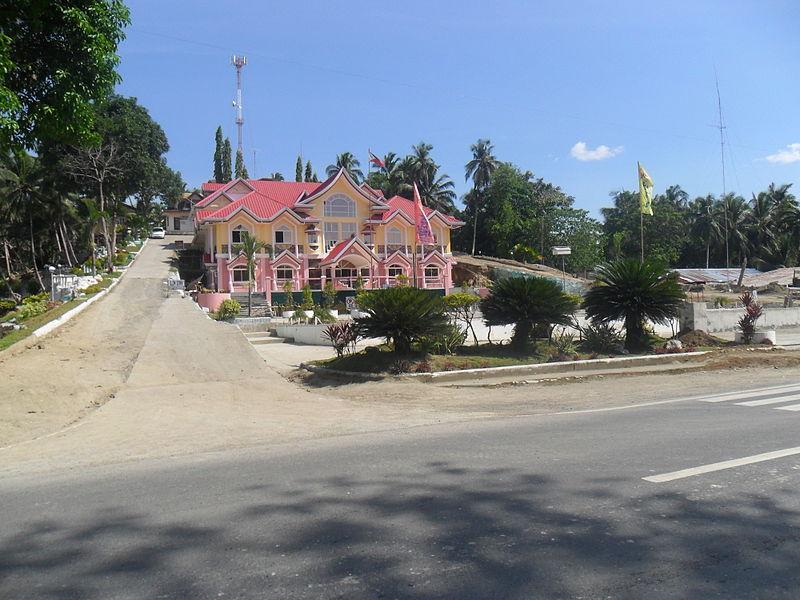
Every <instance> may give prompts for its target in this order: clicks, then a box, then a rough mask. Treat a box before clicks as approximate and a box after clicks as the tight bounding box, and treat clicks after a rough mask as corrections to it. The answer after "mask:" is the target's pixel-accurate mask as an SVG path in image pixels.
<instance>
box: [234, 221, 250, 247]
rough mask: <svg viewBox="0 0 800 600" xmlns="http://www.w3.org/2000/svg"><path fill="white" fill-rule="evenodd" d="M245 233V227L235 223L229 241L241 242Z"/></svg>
mask: <svg viewBox="0 0 800 600" xmlns="http://www.w3.org/2000/svg"><path fill="white" fill-rule="evenodd" d="M245 233H247V229H246V228H245V227H244V226H242V225H237V226H236V227H234V228H233V229H232V230H231V243H232V244H241V243H242V238H243V237H244V234H245Z"/></svg>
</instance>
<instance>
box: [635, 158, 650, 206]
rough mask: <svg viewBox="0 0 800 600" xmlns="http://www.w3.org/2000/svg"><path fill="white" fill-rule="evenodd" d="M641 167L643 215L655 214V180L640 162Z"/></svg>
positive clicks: (640, 204) (640, 200)
mask: <svg viewBox="0 0 800 600" xmlns="http://www.w3.org/2000/svg"><path fill="white" fill-rule="evenodd" d="M636 165H637V166H638V167H639V206H640V209H641V212H642V214H643V215H652V214H653V180H652V179H650V175H649V174H648V173H647V171H645V170H644V167H643V166H642V165H640V164H639V163H638V162H637V163H636Z"/></svg>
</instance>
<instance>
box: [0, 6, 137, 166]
mask: <svg viewBox="0 0 800 600" xmlns="http://www.w3.org/2000/svg"><path fill="white" fill-rule="evenodd" d="M129 20H130V17H129V12H128V9H127V8H126V7H125V4H124V3H123V2H122V1H121V0H58V1H52V2H50V1H46V0H19V1H16V2H4V3H3V8H2V10H0V73H2V76H1V77H0V150H6V149H8V148H11V147H17V148H19V147H27V148H36V147H38V145H39V143H41V142H43V141H60V142H64V143H71V144H75V143H88V142H95V143H96V142H97V141H98V137H97V134H96V129H95V127H94V117H95V111H94V104H95V103H96V102H99V101H101V100H103V99H104V98H105V97H106V95H107V94H109V93H110V92H111V91H112V90H113V88H114V85H116V84H117V83H118V82H119V79H120V78H119V75H118V74H117V72H116V67H117V64H118V63H119V57H118V56H117V55H116V51H117V45H118V44H119V43H120V41H122V39H124V33H123V29H124V27H125V26H126V25H127V24H128V23H129Z"/></svg>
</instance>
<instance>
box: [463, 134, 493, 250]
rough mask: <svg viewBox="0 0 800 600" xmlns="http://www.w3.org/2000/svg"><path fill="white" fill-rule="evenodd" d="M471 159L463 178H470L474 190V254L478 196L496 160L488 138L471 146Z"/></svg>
mask: <svg viewBox="0 0 800 600" xmlns="http://www.w3.org/2000/svg"><path fill="white" fill-rule="evenodd" d="M470 150H471V151H472V160H470V161H469V162H468V163H467V164H466V165H465V167H464V179H465V181H469V179H470V177H471V178H472V185H473V189H474V190H475V194H473V196H474V206H473V207H472V209H473V211H474V212H475V216H474V221H473V224H472V254H473V256H474V255H475V242H476V240H477V236H478V196H479V195H480V194H482V193H483V191H484V190H485V189H486V188H487V187H488V186H489V181H491V179H492V173H494V171H495V169H496V168H497V165H498V164H499V162H498V160H497V159H496V158H495V156H494V154H493V152H494V145H492V142H491V141H489V140H483V139H481V140H478V141H477V142H475V143H474V144H472V146H470Z"/></svg>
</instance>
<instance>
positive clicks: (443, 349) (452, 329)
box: [419, 323, 467, 354]
mask: <svg viewBox="0 0 800 600" xmlns="http://www.w3.org/2000/svg"><path fill="white" fill-rule="evenodd" d="M466 340H467V330H466V329H461V328H460V327H458V326H457V325H453V324H452V323H448V324H447V325H445V326H444V327H443V328H442V330H441V331H440V332H439V333H438V334H437V335H431V336H424V337H422V338H420V341H419V349H420V350H421V351H422V352H424V353H426V354H455V353H456V350H458V349H459V348H460V347H461V346H463V345H464V342H465V341H466Z"/></svg>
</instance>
